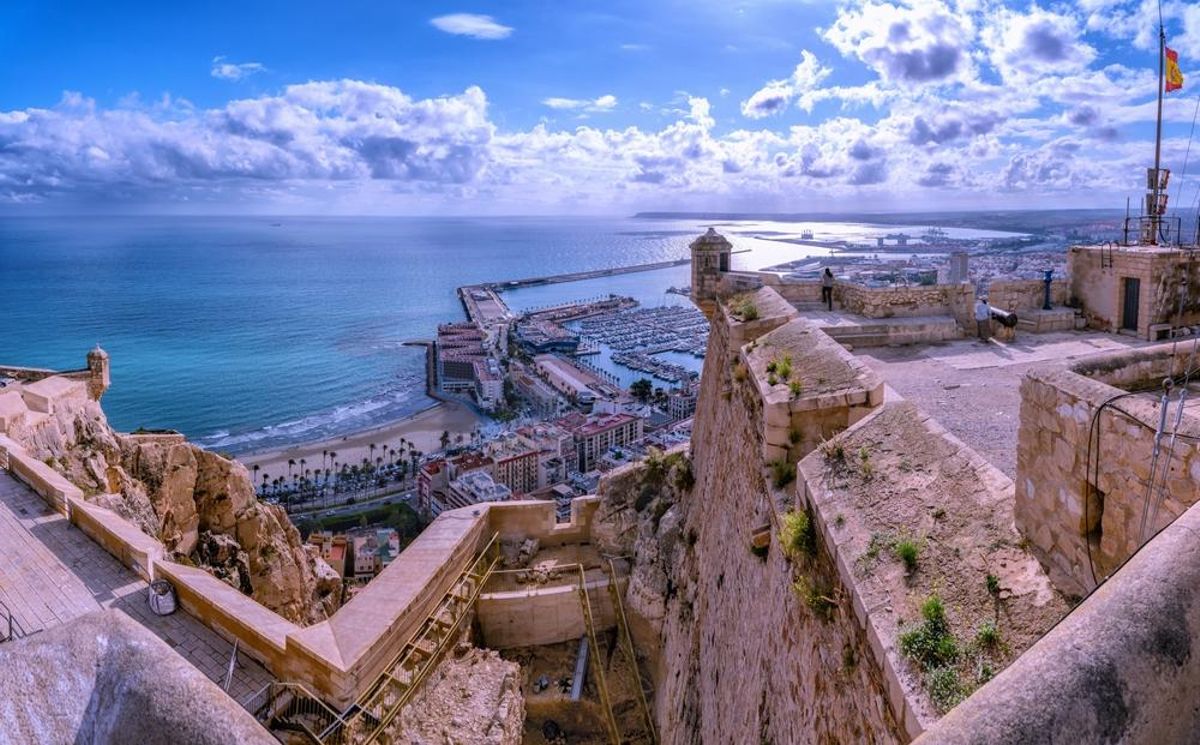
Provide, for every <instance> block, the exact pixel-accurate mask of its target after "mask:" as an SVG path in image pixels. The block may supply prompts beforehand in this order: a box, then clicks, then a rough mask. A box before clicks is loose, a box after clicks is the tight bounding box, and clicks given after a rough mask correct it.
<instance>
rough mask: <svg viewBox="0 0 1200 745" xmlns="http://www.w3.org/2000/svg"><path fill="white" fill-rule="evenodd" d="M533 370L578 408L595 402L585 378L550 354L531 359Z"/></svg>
mask: <svg viewBox="0 0 1200 745" xmlns="http://www.w3.org/2000/svg"><path fill="white" fill-rule="evenodd" d="M533 365H534V369H536V370H537V372H538V374H539V375H541V376H542V377H543V378H544V379H545V381H546V382H547V383H549V384H550V386H551V387H552V388H554V390H556V391H558V392H559V393H561V394H562V395H564V396H566V397H567V399H569V400H571V401H573V402H575V403H576V404H578V405H579V406H583V407H588V406H591V405H592V404H593V403H594V402H595V401H596V392H595V391H594V390H592V387H591V386H590V385H589V382H588V380H587V378H586V377H584V375H583V374H582V373H581V372H580V371H579V369H578V368H576V367H575V366H574V365H572V364H571V363H569V362H567V361H566V360H563V359H559V358H558V357H555V356H554V355H552V354H539V355H538V356H537V357H534V358H533Z"/></svg>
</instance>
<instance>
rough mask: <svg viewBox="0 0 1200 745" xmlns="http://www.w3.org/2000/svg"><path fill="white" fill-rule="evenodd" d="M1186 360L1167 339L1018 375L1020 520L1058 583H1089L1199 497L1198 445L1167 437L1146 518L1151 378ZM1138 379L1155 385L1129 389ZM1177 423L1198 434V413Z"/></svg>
mask: <svg viewBox="0 0 1200 745" xmlns="http://www.w3.org/2000/svg"><path fill="white" fill-rule="evenodd" d="M1180 348H1181V349H1182V348H1184V347H1182V346H1181V347H1180ZM1187 360H1188V355H1187V354H1186V353H1184V354H1181V355H1179V356H1172V355H1171V345H1169V344H1166V345H1160V346H1157V347H1150V348H1146V349H1142V350H1137V351H1134V352H1122V353H1117V354H1112V355H1105V356H1102V357H1099V358H1092V359H1089V360H1088V361H1086V362H1083V363H1080V364H1077V365H1075V366H1073V367H1072V368H1070V369H1067V370H1034V371H1031V372H1030V373H1029V374H1028V375H1027V376H1026V378H1025V380H1024V381H1022V384H1021V415H1020V416H1021V423H1020V430H1019V433H1018V442H1017V480H1016V519H1017V525H1018V527H1019V528H1020V530H1021V532H1022V533H1024V534H1025V535H1026V537H1027V538H1028V539H1029V541H1030V542H1031V543H1032V545H1033V547H1034V550H1035V551H1036V552H1037V553H1038V555H1039V558H1040V559H1041V560H1042V563H1043V564H1044V565H1046V566H1047V568H1048V569H1050V571H1051V572H1052V573H1053V574H1052V576H1053V578H1054V580H1055V583H1056V584H1059V585H1060V586H1063V587H1065V588H1068V589H1070V590H1071V591H1073V592H1075V593H1076V594H1083V593H1084V592H1086V591H1087V590H1090V589H1091V588H1092V587H1094V586H1095V585H1096V583H1097V582H1098V581H1101V580H1103V579H1104V578H1105V577H1107V576H1108V575H1110V574H1111V573H1112V572H1113V571H1115V570H1116V568H1117V567H1118V566H1119V565H1120V564H1121V562H1123V561H1125V559H1127V558H1128V557H1129V556H1130V555H1131V554H1132V553H1133V552H1134V551H1135V550H1136V549H1137V548H1138V547H1139V546H1140V545H1141V544H1142V542H1143V540H1144V537H1145V538H1148V537H1149V536H1151V535H1153V534H1154V532H1155V531H1157V530H1158V529H1159V528H1161V527H1162V526H1164V525H1166V524H1167V523H1169V522H1171V521H1172V520H1174V519H1175V518H1177V517H1178V516H1179V515H1181V514H1183V512H1184V511H1185V510H1186V509H1187V508H1188V507H1189V506H1191V505H1192V504H1193V503H1194V502H1195V501H1196V500H1197V498H1198V497H1200V494H1198V493H1197V491H1196V483H1197V482H1200V446H1198V445H1197V443H1196V442H1195V441H1194V440H1192V439H1182V438H1181V439H1179V440H1178V441H1177V442H1176V444H1175V447H1174V449H1173V451H1170V452H1168V451H1169V448H1170V443H1169V438H1167V439H1165V440H1164V441H1163V443H1162V447H1161V449H1160V453H1161V454H1160V459H1159V461H1158V463H1157V470H1158V471H1159V477H1158V478H1156V479H1155V480H1154V481H1155V483H1156V484H1161V491H1159V488H1158V487H1157V486H1156V487H1155V491H1154V492H1153V494H1151V495H1150V496H1151V497H1152V498H1153V497H1156V495H1161V497H1162V500H1163V501H1162V505H1161V509H1160V511H1159V513H1158V516H1157V520H1156V521H1155V522H1153V523H1151V520H1150V515H1151V514H1152V512H1153V506H1150V507H1147V495H1148V491H1149V486H1150V482H1151V463H1152V461H1153V460H1154V455H1153V451H1154V438H1155V430H1156V428H1157V426H1158V421H1159V413H1158V406H1157V400H1156V399H1157V397H1158V391H1161V388H1158V385H1157V384H1158V383H1159V381H1161V380H1162V379H1163V378H1164V377H1166V376H1168V375H1170V374H1180V373H1182V371H1183V368H1184V367H1185V366H1186V365H1187ZM1140 386H1149V387H1150V389H1151V390H1150V392H1148V393H1145V394H1142V395H1128V391H1127V390H1126V389H1128V388H1134V387H1140ZM1156 389H1157V390H1156ZM1172 398H1173V399H1174V396H1173V397H1172ZM1105 402H1111V403H1110V404H1109V406H1108V407H1106V408H1105V410H1104V412H1103V413H1101V414H1100V415H1099V417H1098V419H1096V421H1095V429H1094V430H1093V419H1094V417H1096V413H1097V410H1098V409H1099V407H1100V406H1101V405H1102V404H1104V403H1105ZM1175 410H1176V408H1175V406H1174V405H1172V407H1171V412H1172V414H1171V420H1170V421H1168V424H1167V429H1168V430H1171V429H1173V427H1174V413H1173V412H1174V411H1175ZM1181 432H1183V433H1185V434H1187V435H1189V437H1190V436H1195V435H1200V422H1197V421H1195V420H1193V419H1192V417H1191V416H1185V417H1184V418H1183V420H1182V423H1181ZM1089 441H1090V443H1091V449H1090V453H1089ZM1168 454H1169V455H1170V458H1168ZM1164 471H1165V473H1166V474H1167V475H1166V478H1165V480H1164V479H1163V478H1162V473H1163V472H1164ZM1089 484H1090V487H1089V486H1088V485H1089ZM1144 513H1145V515H1146V517H1145V522H1146V529H1145V536H1144V537H1143V535H1142V529H1141V526H1142V523H1143V514H1144Z"/></svg>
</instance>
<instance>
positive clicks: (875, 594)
mask: <svg viewBox="0 0 1200 745" xmlns="http://www.w3.org/2000/svg"><path fill="white" fill-rule="evenodd" d="M797 491H798V492H799V494H800V495H801V504H802V506H803V507H804V508H806V509H807V511H808V514H809V516H810V518H811V520H812V523H813V525H814V526H815V530H816V531H817V533H818V535H819V536H820V541H819V543H820V545H821V546H822V548H823V549H824V550H826V551H828V553H829V555H830V557H831V560H832V562H833V564H834V565H835V566H836V569H837V577H838V580H839V588H838V594H837V595H836V597H840V598H843V600H842V602H843V603H845V604H846V605H847V606H849V607H851V608H853V616H854V618H855V619H856V620H857V622H858V623H859V624H860V625H861V626H862V628H863V629H864V631H865V633H866V637H867V639H868V642H869V650H870V654H871V658H872V661H873V662H874V664H875V665H876V666H877V668H878V669H879V671H880V674H881V675H882V677H883V679H884V682H885V689H886V691H887V698H888V702H889V704H890V706H891V709H892V712H893V714H894V715H895V717H896V719H897V721H898V722H902V723H903V726H904V730H905V732H906V734H907V736H908V737H909V738H912V737H916V736H917V735H919V734H920V733H921V732H922V731H924V730H925V729H926V728H928V727H929V726H931V725H932V724H933V723H934V722H936V721H937V720H938V718H939V717H940V712H939V711H938V708H937V706H936V705H935V702H934V701H933V700H932V699H931V697H930V695H929V691H928V685H927V684H926V683H925V682H924V679H923V676H924V673H923V672H922V671H921V670H920V668H919V667H917V665H916V664H915V663H914V662H913V661H911V660H909V659H907V658H906V657H905V656H904V655H903V653H902V651H901V648H900V643H899V638H900V634H901V633H902V632H903V631H905V630H907V629H909V628H912V627H914V626H916V624H917V623H918V622H919V621H920V617H921V615H920V606H921V603H922V602H924V601H925V599H926V598H928V597H929V596H930V595H932V594H938V595H939V596H940V597H941V599H942V601H943V603H944V605H945V607H946V614H947V618H948V621H949V624H950V629H951V631H952V632H953V634H954V635H955V636H956V637H957V638H958V639H959V640H960V641H959V644H960V646H962V647H965V646H966V645H967V642H968V640H971V639H972V638H973V637H974V635H975V633H976V630H977V629H978V628H979V627H980V626H981V625H983V624H985V623H988V622H992V621H993V620H994V619H996V620H997V622H998V625H997V628H998V629H999V633H1000V634H1001V636H1002V638H1003V640H1004V644H1003V647H1002V648H999V647H998V648H997V649H995V650H992V651H981V652H978V654H979V655H980V658H979V663H980V664H986V665H988V666H990V667H992V668H993V669H1000V668H1003V667H1004V665H1006V664H1008V663H1009V662H1011V660H1012V659H1014V658H1016V656H1017V655H1019V654H1020V653H1021V652H1022V651H1023V650H1024V649H1025V648H1027V647H1029V646H1030V645H1032V644H1033V643H1034V641H1036V639H1037V638H1039V637H1040V636H1041V634H1042V633H1044V632H1045V631H1046V629H1048V628H1050V627H1051V626H1053V624H1054V623H1055V622H1057V621H1058V619H1059V618H1061V617H1062V615H1063V614H1065V613H1066V610H1067V605H1066V603H1065V602H1064V600H1063V599H1062V598H1061V597H1060V596H1059V594H1058V593H1056V592H1055V591H1054V590H1053V589H1052V587H1051V585H1050V582H1049V580H1048V578H1047V577H1046V575H1045V573H1044V572H1043V571H1042V570H1041V568H1040V566H1039V565H1038V562H1037V560H1036V559H1035V558H1034V557H1033V556H1031V555H1030V554H1029V553H1027V552H1026V551H1024V550H1022V549H1021V548H1020V547H1019V543H1020V540H1019V536H1018V534H1017V533H1016V531H1015V530H1013V528H1012V501H1011V493H1012V482H1011V481H1010V480H1009V479H1008V477H1006V476H1005V475H1004V474H1003V473H1001V472H1000V471H999V470H998V469H996V468H995V467H994V466H992V465H991V464H990V463H988V462H987V461H986V460H985V459H984V458H983V457H982V456H980V455H979V454H978V453H976V452H975V451H973V450H972V449H970V448H969V447H967V446H966V445H964V444H963V443H962V442H961V441H960V440H958V438H956V437H954V436H953V435H952V434H950V433H949V432H947V431H946V430H945V428H943V427H942V426H941V425H940V424H938V423H937V422H936V421H935V420H933V419H931V418H930V417H929V416H928V415H926V414H924V413H923V412H921V411H920V410H919V409H917V408H916V407H915V406H913V405H912V404H911V403H907V402H895V403H891V402H889V403H887V404H884V406H883V407H882V408H880V409H877V410H876V411H874V412H872V413H871V414H870V415H869V416H867V417H866V418H864V419H863V420H862V421H860V422H858V423H857V424H855V425H854V426H852V427H850V428H849V429H847V430H845V432H843V433H842V434H840V435H839V436H837V437H836V438H834V439H832V440H830V442H829V443H828V445H826V446H825V447H824V448H822V449H821V450H817V451H815V452H813V453H811V454H809V455H808V456H807V457H806V458H804V460H802V461H801V462H800V464H799V466H798V489H797ZM900 540H908V541H910V542H911V543H912V544H913V545H914V546H915V547H916V550H917V554H916V557H915V559H914V568H913V569H908V568H907V567H906V566H905V565H904V564H903V563H902V562H901V561H900V560H899V558H898V556H897V555H896V549H895V548H894V546H895V544H896V542H897V541H900ZM989 575H994V576H995V577H996V578H997V582H998V586H999V588H1000V590H999V595H998V596H996V597H994V596H993V595H992V593H991V592H990V591H989V588H988V583H987V581H986V579H987V577H988V576H989ZM960 667H961V668H967V667H970V664H969V663H968V661H966V660H964V661H963V664H962V665H961V666H960ZM956 674H957V675H958V676H959V685H960V686H962V688H963V689H964V690H965V691H969V690H970V689H971V688H973V687H974V685H976V681H975V680H973V676H974V675H975V671H973V670H964V669H956Z"/></svg>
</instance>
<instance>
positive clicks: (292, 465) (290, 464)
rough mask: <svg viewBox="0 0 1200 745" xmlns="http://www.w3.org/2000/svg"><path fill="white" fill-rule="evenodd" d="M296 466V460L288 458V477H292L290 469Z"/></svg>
mask: <svg viewBox="0 0 1200 745" xmlns="http://www.w3.org/2000/svg"><path fill="white" fill-rule="evenodd" d="M295 467H296V461H294V460H292V459H291V458H288V478H289V479H290V478H291V477H292V469H293V468H295Z"/></svg>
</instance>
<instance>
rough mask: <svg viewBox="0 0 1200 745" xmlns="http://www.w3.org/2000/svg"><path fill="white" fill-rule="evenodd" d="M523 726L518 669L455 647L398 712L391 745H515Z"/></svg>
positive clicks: (480, 652) (496, 656)
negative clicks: (410, 744)
mask: <svg viewBox="0 0 1200 745" xmlns="http://www.w3.org/2000/svg"><path fill="white" fill-rule="evenodd" d="M524 726H525V699H524V697H523V696H522V695H521V666H520V665H518V664H517V663H515V662H509V661H507V660H503V659H501V658H500V655H499V654H498V653H497V652H494V651H492V650H484V649H478V648H476V647H472V646H471V645H469V644H465V643H464V644H460V645H459V646H458V647H457V648H456V649H455V651H454V654H453V655H452V656H450V657H447V658H446V659H445V660H443V661H442V662H441V663H440V664H439V665H438V666H437V668H436V669H435V670H434V671H433V673H432V674H431V675H430V677H429V679H428V680H427V681H426V682H425V684H424V685H423V686H422V687H421V690H420V692H418V693H417V694H416V696H415V697H414V698H413V700H412V701H411V702H410V703H409V704H408V705H407V706H405V707H404V709H403V710H402V711H401V712H400V730H401V734H400V735H399V736H394V737H393V739H392V742H393V743H397V745H398V744H399V743H413V745H455V744H457V743H466V742H469V743H478V744H479V745H518V743H520V742H521V736H522V730H523V728H524Z"/></svg>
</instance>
